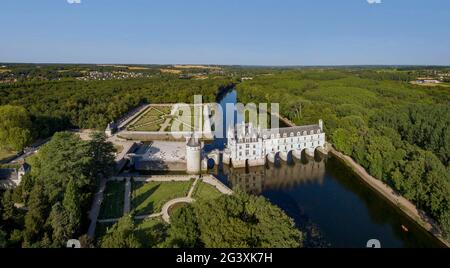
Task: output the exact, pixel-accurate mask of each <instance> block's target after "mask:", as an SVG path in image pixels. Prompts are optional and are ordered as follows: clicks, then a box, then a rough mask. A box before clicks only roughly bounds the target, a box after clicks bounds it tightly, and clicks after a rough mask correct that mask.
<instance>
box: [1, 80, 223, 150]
mask: <svg viewBox="0 0 450 268" xmlns="http://www.w3.org/2000/svg"><path fill="white" fill-rule="evenodd" d="M231 85H232V81H231V80H230V79H226V78H224V79H209V80H182V79H177V78H174V77H170V76H168V77H155V78H149V79H128V80H108V81H77V80H65V81H45V82H42V81H41V82H18V83H12V84H0V106H1V105H6V104H8V105H10V106H16V107H22V108H24V109H25V110H26V111H27V113H28V116H29V119H25V120H21V121H19V125H22V126H28V125H29V123H26V122H27V121H31V125H30V129H29V132H30V135H31V136H30V137H24V138H22V139H21V140H20V141H17V142H5V143H3V144H9V145H10V146H9V147H11V148H14V149H16V150H17V149H21V147H24V144H27V143H29V141H33V140H36V139H39V138H46V137H49V136H51V135H52V134H53V133H55V132H56V131H61V130H66V129H71V128H82V129H97V130H104V129H105V127H106V125H107V124H108V123H109V122H111V121H114V120H117V119H118V118H120V117H121V116H123V115H124V114H125V113H126V112H128V111H130V110H132V109H133V108H135V107H137V106H139V105H140V104H143V103H177V102H185V103H190V102H193V101H194V98H193V96H194V95H196V94H197V95H202V96H203V101H204V102H213V101H215V98H216V95H217V94H219V92H220V91H221V90H223V89H224V88H227V87H230V86H231ZM20 109H21V108H16V110H20ZM11 110H12V109H11V107H10V108H8V109H6V108H5V109H2V110H0V114H4V113H7V112H9V114H11V113H14V112H11ZM0 116H2V115H0ZM4 122H6V121H4ZM22 122H25V123H26V124H25V123H22ZM0 124H2V123H0ZM22 132H23V131H21V133H22ZM4 135H5V136H8V134H4ZM0 139H1V135H0ZM4 140H7V138H4ZM24 140H25V141H26V142H24Z"/></svg>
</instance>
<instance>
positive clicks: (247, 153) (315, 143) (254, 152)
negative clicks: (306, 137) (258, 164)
mask: <svg viewBox="0 0 450 268" xmlns="http://www.w3.org/2000/svg"><path fill="white" fill-rule="evenodd" d="M316 145H317V146H318V145H320V142H313V143H312V146H316ZM306 147H307V144H306V143H303V148H306ZM300 148H301V145H300V144H299V145H297V146H296V148H295V147H294V146H293V145H289V146H285V147H283V149H284V150H286V149H289V150H293V149H300ZM280 150H281V147H280V146H277V147H272V149H271V151H272V152H275V151H280ZM243 155H244V156H248V155H250V151H249V150H245V153H244V154H243V152H242V151H240V152H239V156H241V157H242V156H243ZM252 155H256V150H253V151H252Z"/></svg>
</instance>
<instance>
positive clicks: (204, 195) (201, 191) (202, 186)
mask: <svg viewBox="0 0 450 268" xmlns="http://www.w3.org/2000/svg"><path fill="white" fill-rule="evenodd" d="M221 195H222V193H221V192H219V190H217V189H216V187H214V186H212V185H210V184H207V183H204V182H200V183H197V185H196V186H195V189H194V193H193V195H192V196H193V198H194V199H197V200H211V199H216V198H218V197H219V196H221Z"/></svg>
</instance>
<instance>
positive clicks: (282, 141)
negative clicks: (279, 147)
mask: <svg viewBox="0 0 450 268" xmlns="http://www.w3.org/2000/svg"><path fill="white" fill-rule="evenodd" d="M315 139H320V136H319V135H317V136H312V137H310V138H309V139H308V140H309V141H313V140H315ZM306 140H307V139H306V137H303V138H302V139H301V138H297V139H296V138H291V139H290V141H289V140H288V139H282V140H280V142H279V143H287V142H291V143H293V142H300V141H306ZM240 142H242V141H240ZM272 144H277V140H272ZM245 148H250V144H246V145H245ZM253 148H256V145H253ZM239 149H242V145H239Z"/></svg>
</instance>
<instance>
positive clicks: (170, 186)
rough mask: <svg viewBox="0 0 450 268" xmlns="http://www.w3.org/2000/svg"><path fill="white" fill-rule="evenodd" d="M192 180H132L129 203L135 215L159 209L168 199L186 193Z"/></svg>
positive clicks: (154, 211)
mask: <svg viewBox="0 0 450 268" xmlns="http://www.w3.org/2000/svg"><path fill="white" fill-rule="evenodd" d="M191 185H192V181H181V182H148V183H143V182H134V183H133V193H132V199H131V205H132V208H133V210H134V212H136V215H147V214H153V213H157V212H160V211H161V208H162V206H163V205H164V204H165V203H166V202H167V201H169V200H171V199H174V198H178V197H183V196H186V195H187V194H188V191H189V188H190V187H191Z"/></svg>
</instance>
